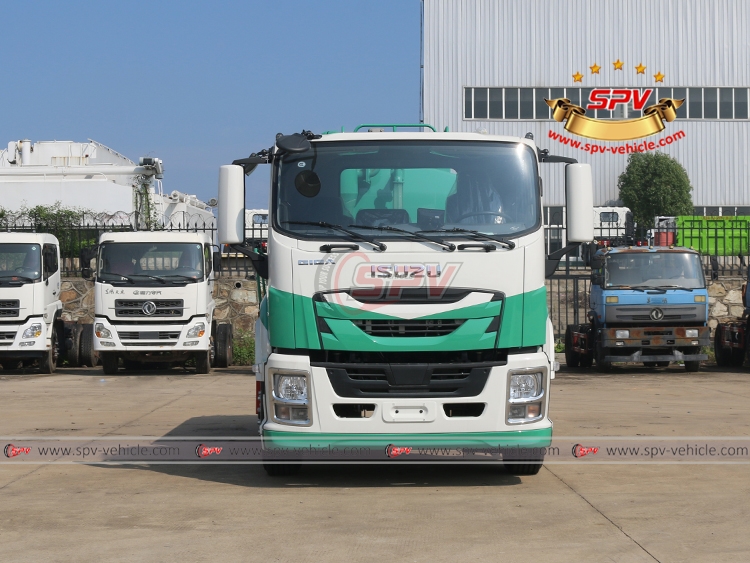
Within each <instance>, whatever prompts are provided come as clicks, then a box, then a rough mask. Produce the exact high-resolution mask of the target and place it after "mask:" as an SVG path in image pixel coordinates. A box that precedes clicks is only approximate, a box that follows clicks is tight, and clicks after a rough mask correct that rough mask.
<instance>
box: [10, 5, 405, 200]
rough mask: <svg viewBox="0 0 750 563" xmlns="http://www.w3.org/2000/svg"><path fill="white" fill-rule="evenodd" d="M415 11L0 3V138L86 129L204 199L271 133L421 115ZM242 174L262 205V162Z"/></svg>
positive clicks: (39, 137) (83, 135) (82, 134)
mask: <svg viewBox="0 0 750 563" xmlns="http://www.w3.org/2000/svg"><path fill="white" fill-rule="evenodd" d="M419 22H420V3H419V0H377V1H371V2H365V1H360V0H349V1H343V0H325V1H323V0H319V1H314V2H313V1H302V0H276V1H255V0H249V1H248V0H246V1H232V2H190V1H182V2H153V1H152V2H135V1H128V2H77V1H69V2H56V1H55V2H52V1H48V2H7V3H4V4H3V9H2V16H1V17H0V37H2V44H3V56H2V59H3V65H2V67H3V70H2V77H3V78H2V80H1V81H0V107H2V112H1V114H0V115H2V119H0V133H2V134H0V145H4V144H6V143H8V142H9V141H12V140H18V139H24V138H28V139H31V140H32V141H34V142H36V141H43V140H52V139H58V140H73V141H85V140H86V139H87V138H92V139H95V140H97V141H99V142H101V143H104V144H105V145H108V146H110V147H111V148H113V149H115V150H117V151H119V152H121V153H123V154H125V155H126V156H128V157H130V158H131V159H133V160H136V161H137V159H138V157H139V156H144V155H150V156H157V157H159V158H162V159H163V160H164V165H165V169H166V172H165V177H164V188H165V190H167V191H171V190H175V189H177V190H180V191H183V192H187V193H192V194H197V195H198V196H199V197H200V198H201V199H204V200H207V199H209V198H211V197H214V196H215V195H216V182H217V177H218V167H219V166H220V165H221V164H227V163H230V162H231V161H232V160H234V159H235V158H240V157H243V156H247V155H248V154H249V153H250V152H254V151H256V150H259V149H261V148H264V147H268V146H270V145H272V144H273V139H274V137H275V135H276V133H277V132H284V133H292V132H295V131H300V130H302V129H311V130H313V131H316V132H321V131H324V130H328V129H338V128H340V127H341V126H344V127H345V128H346V129H347V130H351V129H352V128H353V127H355V126H356V125H358V124H360V123H367V122H370V123H372V122H416V121H418V120H419V48H420V35H419V34H420V30H419V26H420V23H419ZM248 186H249V189H248V194H247V206H248V207H255V206H258V207H266V206H267V202H268V173H267V167H264V168H259V169H258V170H256V172H255V173H254V174H253V175H252V176H251V177H250V180H249V181H248Z"/></svg>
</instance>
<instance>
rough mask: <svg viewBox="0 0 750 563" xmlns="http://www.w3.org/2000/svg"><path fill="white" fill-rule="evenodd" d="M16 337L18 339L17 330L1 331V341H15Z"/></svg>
mask: <svg viewBox="0 0 750 563" xmlns="http://www.w3.org/2000/svg"><path fill="white" fill-rule="evenodd" d="M15 339H16V333H15V332H0V342H2V341H3V340H10V341H13V340H15Z"/></svg>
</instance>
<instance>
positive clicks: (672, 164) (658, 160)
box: [617, 152, 693, 228]
mask: <svg viewBox="0 0 750 563" xmlns="http://www.w3.org/2000/svg"><path fill="white" fill-rule="evenodd" d="M617 187H618V188H619V190H620V199H621V200H622V202H623V203H624V204H625V205H626V206H627V207H628V208H630V210H631V211H632V212H633V219H634V220H635V222H636V223H638V225H639V226H640V227H646V228H651V227H653V226H654V217H655V216H656V215H669V216H672V215H692V214H693V201H692V199H691V197H690V192H691V190H692V189H693V187H692V186H691V185H690V179H689V178H688V175H687V172H686V171H685V169H684V168H683V166H682V164H680V163H679V162H678V161H677V160H675V159H674V158H672V157H671V156H669V155H668V154H664V153H662V152H653V153H632V154H631V155H630V156H629V157H628V166H627V167H626V168H625V172H623V173H622V174H620V178H619V179H618V181H617Z"/></svg>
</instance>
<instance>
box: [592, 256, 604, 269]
mask: <svg viewBox="0 0 750 563" xmlns="http://www.w3.org/2000/svg"><path fill="white" fill-rule="evenodd" d="M603 267H604V258H603V257H602V256H594V257H593V258H592V259H591V269H592V270H601V269H602V268H603Z"/></svg>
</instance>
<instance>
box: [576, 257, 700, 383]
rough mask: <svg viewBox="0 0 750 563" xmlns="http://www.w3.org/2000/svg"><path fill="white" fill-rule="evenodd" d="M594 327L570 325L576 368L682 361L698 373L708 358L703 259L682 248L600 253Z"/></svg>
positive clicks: (593, 283)
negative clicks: (627, 363) (626, 363)
mask: <svg viewBox="0 0 750 563" xmlns="http://www.w3.org/2000/svg"><path fill="white" fill-rule="evenodd" d="M590 308H591V309H590V311H589V314H588V316H589V321H590V322H589V323H587V324H584V325H571V326H569V327H568V330H567V333H566V359H567V361H568V364H569V365H571V366H573V367H575V366H577V365H582V366H584V367H589V366H591V364H592V363H593V361H594V360H595V361H596V364H597V366H598V367H599V368H603V369H608V368H609V367H610V366H611V365H612V363H614V362H642V363H643V364H644V365H646V366H649V367H655V366H666V365H669V363H670V362H684V364H685V368H686V369H687V370H688V371H695V370H697V369H699V366H700V361H701V360H706V359H707V358H708V356H707V355H706V354H703V353H701V347H702V346H708V345H709V332H710V329H709V327H708V325H707V322H708V292H707V290H706V280H705V277H704V275H703V267H702V264H701V260H700V254H699V253H698V252H696V251H694V250H690V249H688V248H681V247H674V246H670V247H620V248H604V249H602V250H599V251H598V252H597V253H596V254H595V256H594V258H593V260H592V274H591V292H590Z"/></svg>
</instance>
